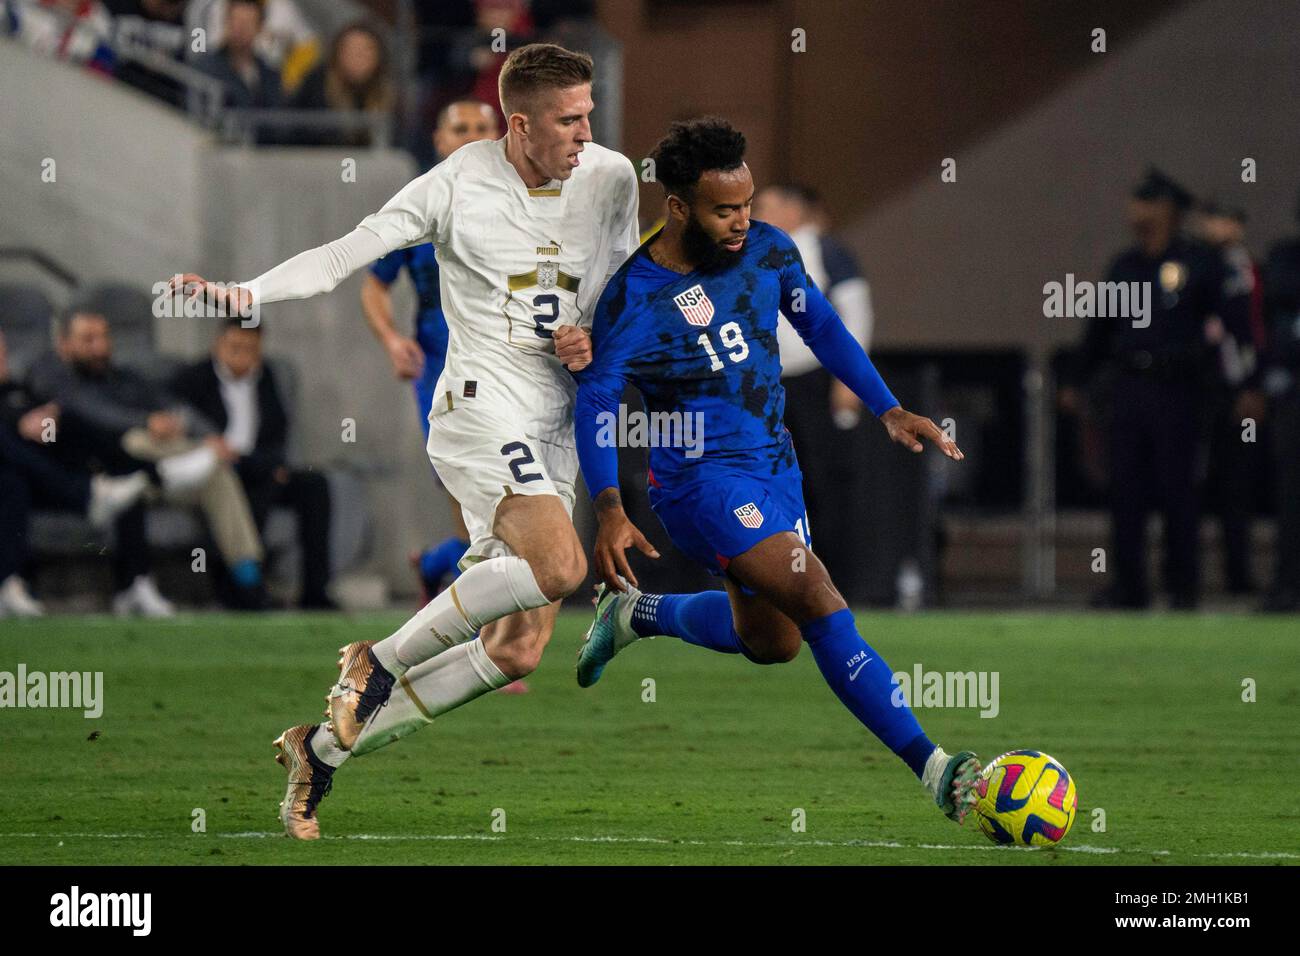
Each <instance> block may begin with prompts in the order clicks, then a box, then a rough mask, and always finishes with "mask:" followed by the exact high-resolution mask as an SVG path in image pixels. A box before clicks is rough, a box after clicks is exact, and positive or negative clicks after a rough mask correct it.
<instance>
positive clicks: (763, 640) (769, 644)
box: [741, 631, 803, 664]
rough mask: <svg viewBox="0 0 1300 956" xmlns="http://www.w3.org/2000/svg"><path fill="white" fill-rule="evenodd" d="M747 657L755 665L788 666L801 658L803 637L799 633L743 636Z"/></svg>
mask: <svg viewBox="0 0 1300 956" xmlns="http://www.w3.org/2000/svg"><path fill="white" fill-rule="evenodd" d="M741 641H742V642H743V643H744V645H745V656H746V657H748V658H749V659H750V660H751V661H753V662H754V663H755V664H788V663H790V662H791V661H792V660H794V659H795V658H796V657H798V656H799V648H800V647H802V646H803V637H802V635H800V634H799V632H798V631H795V632H794V633H793V634H788V635H787V634H782V635H751V636H750V637H748V638H746V637H745V636H744V635H741Z"/></svg>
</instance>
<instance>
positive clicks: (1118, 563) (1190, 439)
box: [1073, 167, 1225, 608]
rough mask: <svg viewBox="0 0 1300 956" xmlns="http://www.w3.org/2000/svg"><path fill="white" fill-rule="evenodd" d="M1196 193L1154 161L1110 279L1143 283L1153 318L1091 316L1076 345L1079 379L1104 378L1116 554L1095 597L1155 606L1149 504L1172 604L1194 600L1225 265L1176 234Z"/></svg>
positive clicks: (1138, 190) (1132, 207)
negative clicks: (1202, 471) (1214, 339)
mask: <svg viewBox="0 0 1300 956" xmlns="http://www.w3.org/2000/svg"><path fill="white" fill-rule="evenodd" d="M1191 203H1192V197H1191V195H1190V194H1189V193H1188V192H1187V190H1186V189H1184V188H1183V187H1182V186H1180V185H1179V184H1178V183H1176V182H1174V181H1173V180H1172V179H1170V178H1169V177H1168V176H1166V175H1165V174H1164V173H1162V172H1160V171H1159V170H1157V169H1155V168H1154V167H1153V168H1151V169H1150V170H1149V171H1148V172H1147V174H1146V175H1145V176H1144V177H1143V179H1142V180H1141V182H1139V183H1138V184H1137V186H1136V187H1135V188H1134V190H1133V193H1132V196H1131V198H1130V201H1129V209H1128V219H1129V225H1130V227H1131V228H1132V230H1133V234H1134V238H1135V239H1136V243H1135V244H1134V245H1133V246H1131V247H1130V248H1128V249H1126V250H1125V251H1124V252H1122V253H1120V254H1119V256H1117V257H1116V258H1115V260H1114V261H1113V262H1112V263H1111V266H1110V269H1109V271H1108V273H1107V275H1106V281H1108V282H1122V283H1146V284H1147V285H1146V286H1145V289H1144V292H1143V295H1144V296H1147V298H1146V300H1145V301H1146V302H1147V303H1149V309H1150V312H1149V315H1148V316H1147V320H1149V324H1147V320H1144V319H1141V318H1135V317H1133V316H1131V317H1128V318H1125V317H1107V318H1094V319H1092V320H1091V322H1090V324H1089V326H1088V329H1087V332H1086V333H1085V336H1084V340H1083V342H1082V344H1081V346H1080V349H1079V352H1078V354H1077V363H1076V366H1075V370H1074V376H1073V379H1074V381H1075V382H1076V383H1077V384H1087V383H1089V382H1091V383H1093V384H1094V385H1096V384H1097V383H1098V381H1099V380H1101V381H1104V382H1105V383H1108V384H1109V386H1110V387H1109V392H1110V403H1109V404H1110V410H1111V414H1110V453H1111V461H1110V474H1111V478H1110V500H1111V535H1112V558H1111V561H1110V562H1109V563H1108V567H1107V571H1108V575H1107V576H1108V578H1109V579H1110V582H1111V583H1110V586H1109V588H1107V589H1106V590H1105V591H1104V592H1103V593H1102V594H1100V595H1099V596H1098V598H1097V599H1096V601H1095V603H1097V604H1099V605H1102V606H1108V607H1124V608H1143V607H1146V606H1148V605H1149V604H1150V601H1151V591H1150V587H1149V585H1148V581H1147V560H1146V559H1147V535H1146V520H1147V515H1148V513H1149V512H1150V510H1151V509H1152V508H1155V509H1158V510H1159V511H1160V513H1161V515H1162V517H1163V519H1164V534H1165V567H1164V572H1165V586H1166V588H1167V590H1168V591H1169V597H1170V604H1171V606H1173V607H1175V608H1192V607H1195V606H1196V603H1197V599H1198V594H1199V550H1200V548H1199V541H1198V534H1197V528H1198V522H1199V517H1200V508H1199V503H1198V500H1197V497H1198V489H1197V485H1198V478H1199V475H1198V465H1200V464H1201V463H1202V462H1203V456H1202V455H1201V451H1202V449H1203V441H1204V438H1205V431H1206V428H1205V424H1206V422H1205V413H1206V411H1207V410H1208V407H1207V402H1206V400H1207V398H1208V397H1209V395H1210V394H1211V390H1210V388H1209V385H1210V384H1211V383H1212V382H1214V381H1215V380H1216V377H1217V376H1218V375H1219V374H1220V373H1219V370H1218V366H1217V361H1216V350H1215V349H1214V347H1213V346H1212V345H1211V343H1210V342H1209V341H1207V330H1208V329H1210V328H1213V327H1215V326H1217V327H1218V328H1220V329H1221V328H1222V326H1221V324H1220V323H1217V322H1215V319H1216V317H1217V314H1218V312H1219V311H1220V309H1219V305H1220V295H1221V290H1222V289H1223V287H1224V279H1225V271H1224V265H1223V262H1222V259H1221V257H1220V256H1219V255H1217V254H1216V253H1215V252H1214V251H1213V250H1211V249H1210V248H1209V247H1207V246H1205V245H1203V244H1201V243H1198V242H1195V241H1193V240H1191V239H1188V238H1187V237H1185V236H1183V235H1182V231H1181V230H1182V220H1183V214H1184V212H1185V211H1186V210H1187V208H1188V207H1189V206H1190V205H1191ZM1130 288H1132V287H1131V286H1130ZM1099 299H1100V297H1099ZM1133 311H1134V309H1133V308H1132V300H1131V299H1130V312H1133ZM1135 323H1136V324H1135Z"/></svg>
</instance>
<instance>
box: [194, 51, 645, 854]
mask: <svg viewBox="0 0 1300 956" xmlns="http://www.w3.org/2000/svg"><path fill="white" fill-rule="evenodd" d="M591 77H592V61H591V58H590V57H589V56H587V55H586V54H583V53H575V52H572V51H569V50H566V49H564V48H563V47H559V46H554V45H551V44H531V45H529V46H525V47H520V48H519V49H517V50H516V51H514V53H512V54H511V55H510V57H509V58H508V59H507V60H506V63H505V65H504V67H503V68H502V70H501V77H500V82H499V90H500V95H501V105H502V109H503V111H504V112H505V113H506V114H507V116H508V121H507V131H506V135H505V136H504V137H503V138H502V139H500V140H495V141H486V140H485V141H481V142H477V143H470V144H468V145H466V146H463V147H462V148H460V149H458V150H456V151H455V152H454V153H453V154H452V155H451V156H449V157H448V158H447V159H446V160H444V161H443V162H441V163H439V164H438V165H437V166H435V167H434V168H433V169H432V170H430V171H429V172H428V173H426V174H425V175H423V176H421V177H419V178H418V179H415V180H413V181H412V182H411V183H409V184H408V185H407V186H406V187H405V188H404V189H403V190H402V191H401V192H399V193H398V194H397V195H396V196H394V197H393V198H392V199H391V200H390V201H389V202H388V203H387V205H385V206H384V207H383V209H381V210H380V211H379V212H377V213H375V214H373V215H371V216H368V217H367V218H366V219H364V220H363V221H362V222H361V224H360V225H359V226H358V227H357V228H356V229H355V230H353V231H352V232H351V233H349V234H348V235H346V236H344V237H343V238H341V239H338V240H335V241H334V242H331V243H328V244H327V245H324V246H321V247H319V248H316V249H312V250H309V251H307V252H304V253H301V254H299V255H297V256H295V257H294V258H292V259H290V260H288V261H287V262H285V263H282V264H281V265H279V266H276V267H275V268H274V269H271V270H270V271H269V272H267V273H265V274H264V275H262V276H259V277H258V278H257V279H254V280H253V281H251V282H248V283H244V284H242V285H241V286H238V287H229V288H227V287H221V286H218V285H214V284H210V283H208V282H206V281H205V280H204V279H203V278H202V277H200V276H197V275H193V274H189V275H184V276H180V277H178V279H176V280H174V284H176V285H181V286H183V287H185V288H186V289H187V290H191V294H192V295H196V296H197V295H205V296H207V297H208V299H209V301H214V302H217V303H220V304H222V305H224V306H226V307H227V308H235V309H239V310H241V314H247V312H246V311H243V310H247V309H250V308H252V307H254V306H262V305H266V304H269V303H272V302H278V301H281V300H285V299H300V298H306V297H308V296H313V295H318V294H320V293H323V292H329V291H330V290H332V289H333V288H334V287H335V286H337V285H338V284H339V283H340V282H341V281H342V280H343V279H344V278H346V277H347V276H348V275H350V274H352V273H353V272H355V271H357V270H358V269H360V268H362V267H363V266H366V265H368V264H369V263H371V262H374V261H375V260H376V259H378V258H380V257H381V256H384V255H386V254H387V253H389V252H391V251H393V250H395V249H400V248H405V247H408V246H413V245H416V244H419V243H422V242H432V243H433V244H434V247H435V248H436V250H437V256H438V263H439V265H440V266H441V270H442V274H441V281H440V288H441V293H442V302H443V308H444V310H445V312H446V317H447V326H448V330H449V338H448V349H447V363H446V367H445V368H444V370H443V373H442V376H441V378H440V379H439V380H438V385H437V389H436V391H435V397H434V402H433V407H432V409H431V410H430V413H429V443H428V452H429V458H430V460H431V461H432V462H433V466H434V468H435V469H436V470H437V472H438V476H439V478H440V479H441V480H442V482H443V484H444V485H445V486H446V488H447V490H448V491H449V492H450V493H451V494H452V496H453V497H454V498H455V499H456V500H457V501H459V502H460V504H461V507H462V509H463V511H464V515H465V522H466V525H467V527H468V530H469V532H470V540H471V544H470V548H469V551H468V552H467V553H466V556H465V558H464V559H463V560H462V567H463V568H464V569H465V570H464V573H463V574H461V576H460V577H459V578H458V579H457V580H456V582H455V583H454V584H453V585H452V586H451V587H449V588H448V589H447V590H445V591H443V592H442V593H441V594H439V595H438V596H437V597H435V598H434V599H433V600H432V601H430V602H429V603H428V604H427V605H426V606H425V607H424V608H422V609H421V610H420V611H419V612H418V613H417V614H416V615H415V616H414V617H413V618H411V619H410V620H409V621H407V622H406V623H405V624H404V625H402V627H400V628H398V630H397V631H396V632H394V633H393V634H391V635H389V636H388V637H387V638H385V639H384V640H381V641H378V642H372V641H358V642H355V643H352V644H349V645H347V646H346V647H344V648H342V649H341V651H342V658H341V660H340V662H339V663H340V667H341V674H340V677H339V680H338V682H337V683H336V684H335V685H334V687H333V688H332V689H331V691H330V694H329V715H330V725H329V727H328V728H321V727H319V726H317V725H301V726H297V727H291V728H290V729H288V730H287V731H285V732H284V733H283V734H282V735H281V736H280V737H279V738H278V739H277V740H276V746H277V747H278V748H280V750H281V753H280V754H279V755H278V756H277V758H276V759H278V760H279V761H280V762H281V763H282V764H284V765H285V767H286V769H287V770H288V772H289V780H288V790H287V792H286V794H285V798H284V801H283V803H281V809H280V817H281V821H282V822H283V824H284V827H285V832H286V833H287V834H288V835H289V836H292V837H296V838H300V839H315V838H318V837H319V836H320V825H319V822H318V820H317V817H316V806H317V804H318V803H319V802H320V800H321V799H322V798H323V797H324V796H325V794H326V793H328V791H329V788H330V785H331V780H332V777H333V773H334V770H335V769H336V768H337V767H339V766H340V765H341V764H342V763H343V761H344V760H345V759H347V757H348V756H349V754H361V753H367V752H369V751H370V750H373V749H375V748H377V747H380V746H383V745H384V744H386V743H389V742H391V741H393V740H396V739H398V738H399V737H401V736H404V735H405V734H407V733H410V732H411V731H413V730H415V729H418V728H419V727H421V726H423V725H424V724H426V723H428V722H429V721H431V720H432V719H433V718H434V717H436V716H438V715H439V714H442V713H445V712H446V711H448V710H451V709H452V708H455V707H459V706H460V705H462V704H465V703H468V702H469V701H471V700H473V699H474V698H476V697H479V696H481V695H482V694H485V693H487V692H488V691H491V690H494V689H496V688H498V687H501V686H503V685H505V684H507V683H510V682H511V681H513V680H516V679H518V678H521V677H524V676H526V675H527V674H529V673H531V672H532V671H533V669H534V668H535V667H536V666H537V663H538V661H539V660H540V658H541V654H542V650H543V648H545V646H546V643H547V641H549V640H550V636H551V631H552V628H553V626H554V623H555V615H556V612H557V610H558V608H559V603H558V602H559V601H561V600H562V599H563V598H565V597H566V596H568V595H569V594H571V593H572V592H573V591H574V590H576V589H577V588H578V587H579V585H580V584H581V583H582V581H583V579H584V578H585V577H586V573H587V565H586V559H585V557H584V555H583V552H582V546H581V543H580V542H579V540H578V536H577V533H576V532H575V531H574V528H573V522H572V512H573V503H574V495H575V482H576V480H577V472H578V463H577V453H576V451H575V448H574V442H573V399H574V393H575V390H576V388H575V383H574V381H573V378H572V376H571V375H570V372H576V371H579V370H580V369H582V368H584V367H585V366H586V365H587V364H588V363H589V362H590V361H591V342H590V335H589V333H588V331H587V329H588V327H589V326H590V323H591V312H592V310H593V308H594V306H595V302H596V299H597V298H598V296H599V294H600V292H601V289H602V288H603V287H604V284H605V282H606V280H607V279H608V278H609V277H610V276H611V275H612V274H613V273H614V271H615V270H616V269H617V268H618V267H619V266H620V265H621V264H622V263H623V261H624V260H625V259H626V258H627V257H628V256H629V255H630V254H631V253H632V251H633V250H634V249H635V248H636V246H637V177H636V173H635V170H634V169H633V167H632V164H631V163H630V162H629V161H628V160H627V159H626V158H625V157H623V156H622V155H620V154H618V153H616V152H613V151H612V150H608V149H605V148H603V147H601V146H598V145H597V144H595V143H593V142H592V141H591V125H590V122H589V119H588V117H589V114H590V113H591V110H592V108H593V103H592V100H591ZM331 731H332V732H331Z"/></svg>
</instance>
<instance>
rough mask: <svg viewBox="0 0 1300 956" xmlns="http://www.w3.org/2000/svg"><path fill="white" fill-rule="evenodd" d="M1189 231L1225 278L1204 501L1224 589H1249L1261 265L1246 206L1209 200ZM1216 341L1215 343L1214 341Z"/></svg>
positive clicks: (1213, 330) (1258, 465) (1261, 342)
mask: <svg viewBox="0 0 1300 956" xmlns="http://www.w3.org/2000/svg"><path fill="white" fill-rule="evenodd" d="M1192 232H1193V234H1194V235H1195V236H1196V237H1197V238H1198V239H1200V240H1201V241H1202V242H1204V243H1205V244H1206V245H1208V246H1210V247H1211V248H1213V249H1217V250H1218V252H1219V254H1220V255H1221V256H1222V257H1223V264H1224V284H1223V289H1222V291H1221V296H1220V302H1219V315H1218V323H1217V325H1216V324H1215V321H1214V320H1211V323H1210V326H1209V338H1210V342H1211V345H1216V346H1217V350H1218V356H1219V370H1220V373H1221V374H1220V376H1219V377H1218V378H1217V379H1216V380H1212V384H1213V386H1214V387H1213V390H1212V392H1211V394H1209V395H1208V396H1207V398H1208V400H1209V402H1210V405H1211V408H1210V411H1209V426H1210V434H1209V467H1208V471H1207V475H1206V488H1205V491H1206V504H1207V505H1208V506H1209V508H1210V509H1211V510H1213V511H1214V512H1216V513H1217V514H1218V515H1219V516H1220V519H1221V522H1222V525H1223V547H1224V571H1225V576H1226V579H1227V590H1228V593H1230V594H1236V595H1245V594H1251V593H1253V592H1254V590H1255V587H1254V584H1253V583H1252V581H1251V573H1250V528H1251V521H1252V519H1253V518H1254V516H1255V499H1256V495H1255V489H1256V488H1257V487H1258V486H1259V479H1260V476H1261V474H1262V470H1263V456H1262V454H1261V445H1260V444H1259V443H1258V442H1257V441H1249V442H1248V441H1243V439H1242V434H1243V428H1244V427H1245V425H1244V421H1245V420H1246V419H1250V420H1252V421H1253V422H1254V423H1255V428H1254V429H1252V430H1251V431H1252V433H1254V432H1255V431H1256V430H1257V429H1258V426H1259V423H1260V422H1261V420H1262V419H1263V417H1264V412H1265V406H1266V403H1265V400H1264V394H1263V392H1262V391H1260V388H1259V382H1260V373H1261V369H1260V365H1259V358H1260V356H1261V355H1262V354H1263V352H1264V349H1265V345H1266V341H1267V336H1266V331H1265V328H1264V289H1263V283H1262V282H1261V281H1260V274H1259V268H1258V267H1257V266H1256V265H1255V262H1254V260H1253V259H1252V258H1251V255H1250V250H1249V249H1247V248H1246V213H1245V211H1244V210H1241V209H1227V208H1224V207H1223V206H1221V205H1220V204H1218V203H1216V202H1213V201H1205V202H1202V203H1201V204H1200V206H1199V207H1198V208H1197V215H1196V217H1195V218H1194V220H1193V224H1192ZM1216 340H1217V342H1216Z"/></svg>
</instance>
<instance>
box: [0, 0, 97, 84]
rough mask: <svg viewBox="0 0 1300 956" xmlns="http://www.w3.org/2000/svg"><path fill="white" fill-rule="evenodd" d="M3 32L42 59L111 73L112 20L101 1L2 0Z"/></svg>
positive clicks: (0, 18)
mask: <svg viewBox="0 0 1300 956" xmlns="http://www.w3.org/2000/svg"><path fill="white" fill-rule="evenodd" d="M0 30H2V31H3V35H6V36H12V37H14V38H15V39H17V40H18V41H19V42H21V43H25V44H26V45H27V46H29V47H31V48H32V49H33V50H35V51H36V52H37V53H39V54H41V55H42V56H49V57H53V58H55V59H59V60H67V61H69V62H72V63H83V64H85V65H86V66H87V67H89V68H90V69H92V70H95V71H97V72H99V73H104V74H111V73H112V72H113V67H114V65H115V63H116V58H115V57H114V55H113V46H112V39H113V18H112V17H111V16H109V13H108V11H107V10H106V9H105V8H104V5H103V4H102V3H100V2H99V0H0Z"/></svg>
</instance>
